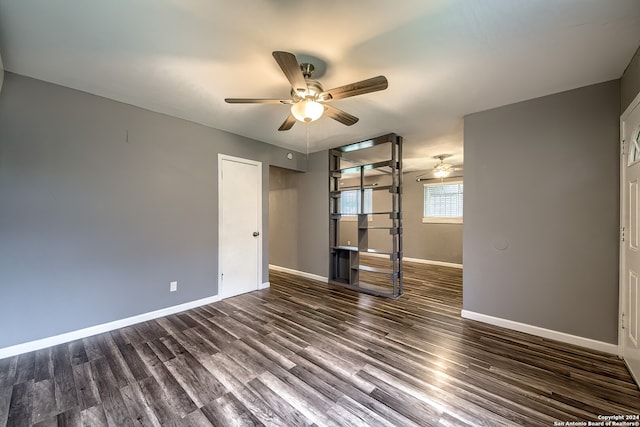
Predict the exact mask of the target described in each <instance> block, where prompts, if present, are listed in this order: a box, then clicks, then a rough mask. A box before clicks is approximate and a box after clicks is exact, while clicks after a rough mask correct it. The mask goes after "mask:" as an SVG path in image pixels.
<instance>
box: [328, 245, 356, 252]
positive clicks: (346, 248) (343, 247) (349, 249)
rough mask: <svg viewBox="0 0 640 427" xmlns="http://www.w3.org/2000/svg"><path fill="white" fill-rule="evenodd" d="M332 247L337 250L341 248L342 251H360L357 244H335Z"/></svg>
mask: <svg viewBox="0 0 640 427" xmlns="http://www.w3.org/2000/svg"><path fill="white" fill-rule="evenodd" d="M331 249H337V250H340V251H351V252H358V247H357V246H333V247H331Z"/></svg>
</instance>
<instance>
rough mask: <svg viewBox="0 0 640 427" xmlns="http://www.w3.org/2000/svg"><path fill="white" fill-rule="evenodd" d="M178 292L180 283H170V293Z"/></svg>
mask: <svg viewBox="0 0 640 427" xmlns="http://www.w3.org/2000/svg"><path fill="white" fill-rule="evenodd" d="M177 290H178V282H171V283H169V292H175V291H177Z"/></svg>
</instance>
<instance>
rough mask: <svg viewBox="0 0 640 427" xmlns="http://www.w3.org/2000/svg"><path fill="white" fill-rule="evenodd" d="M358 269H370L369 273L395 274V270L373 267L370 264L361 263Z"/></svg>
mask: <svg viewBox="0 0 640 427" xmlns="http://www.w3.org/2000/svg"><path fill="white" fill-rule="evenodd" d="M358 270H360V271H368V272H369V273H378V274H389V275H391V274H393V271H392V270H389V269H387V268H379V267H371V266H369V265H359V266H358Z"/></svg>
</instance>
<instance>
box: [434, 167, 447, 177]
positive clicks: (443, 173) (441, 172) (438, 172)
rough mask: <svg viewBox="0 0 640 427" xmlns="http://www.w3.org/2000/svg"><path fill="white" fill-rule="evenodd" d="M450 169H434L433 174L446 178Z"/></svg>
mask: <svg viewBox="0 0 640 427" xmlns="http://www.w3.org/2000/svg"><path fill="white" fill-rule="evenodd" d="M449 173H450V171H449V170H448V169H436V171H435V172H434V173H433V176H435V177H436V178H446V177H448V176H449Z"/></svg>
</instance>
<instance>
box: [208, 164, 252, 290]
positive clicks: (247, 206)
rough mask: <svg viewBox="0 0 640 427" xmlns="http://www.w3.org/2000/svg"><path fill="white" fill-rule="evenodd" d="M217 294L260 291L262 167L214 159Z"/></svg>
mask: <svg viewBox="0 0 640 427" xmlns="http://www.w3.org/2000/svg"><path fill="white" fill-rule="evenodd" d="M218 191H219V193H218V202H219V209H218V211H219V219H218V221H219V245H218V253H219V256H218V259H219V263H218V265H219V275H218V294H219V295H220V297H221V298H228V297H231V296H234V295H238V294H242V293H245V292H250V291H255V290H257V289H259V288H260V283H261V280H262V236H261V232H262V164H261V163H260V162H255V161H252V160H246V159H240V158H237V157H231V156H225V155H223V154H219V155H218Z"/></svg>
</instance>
